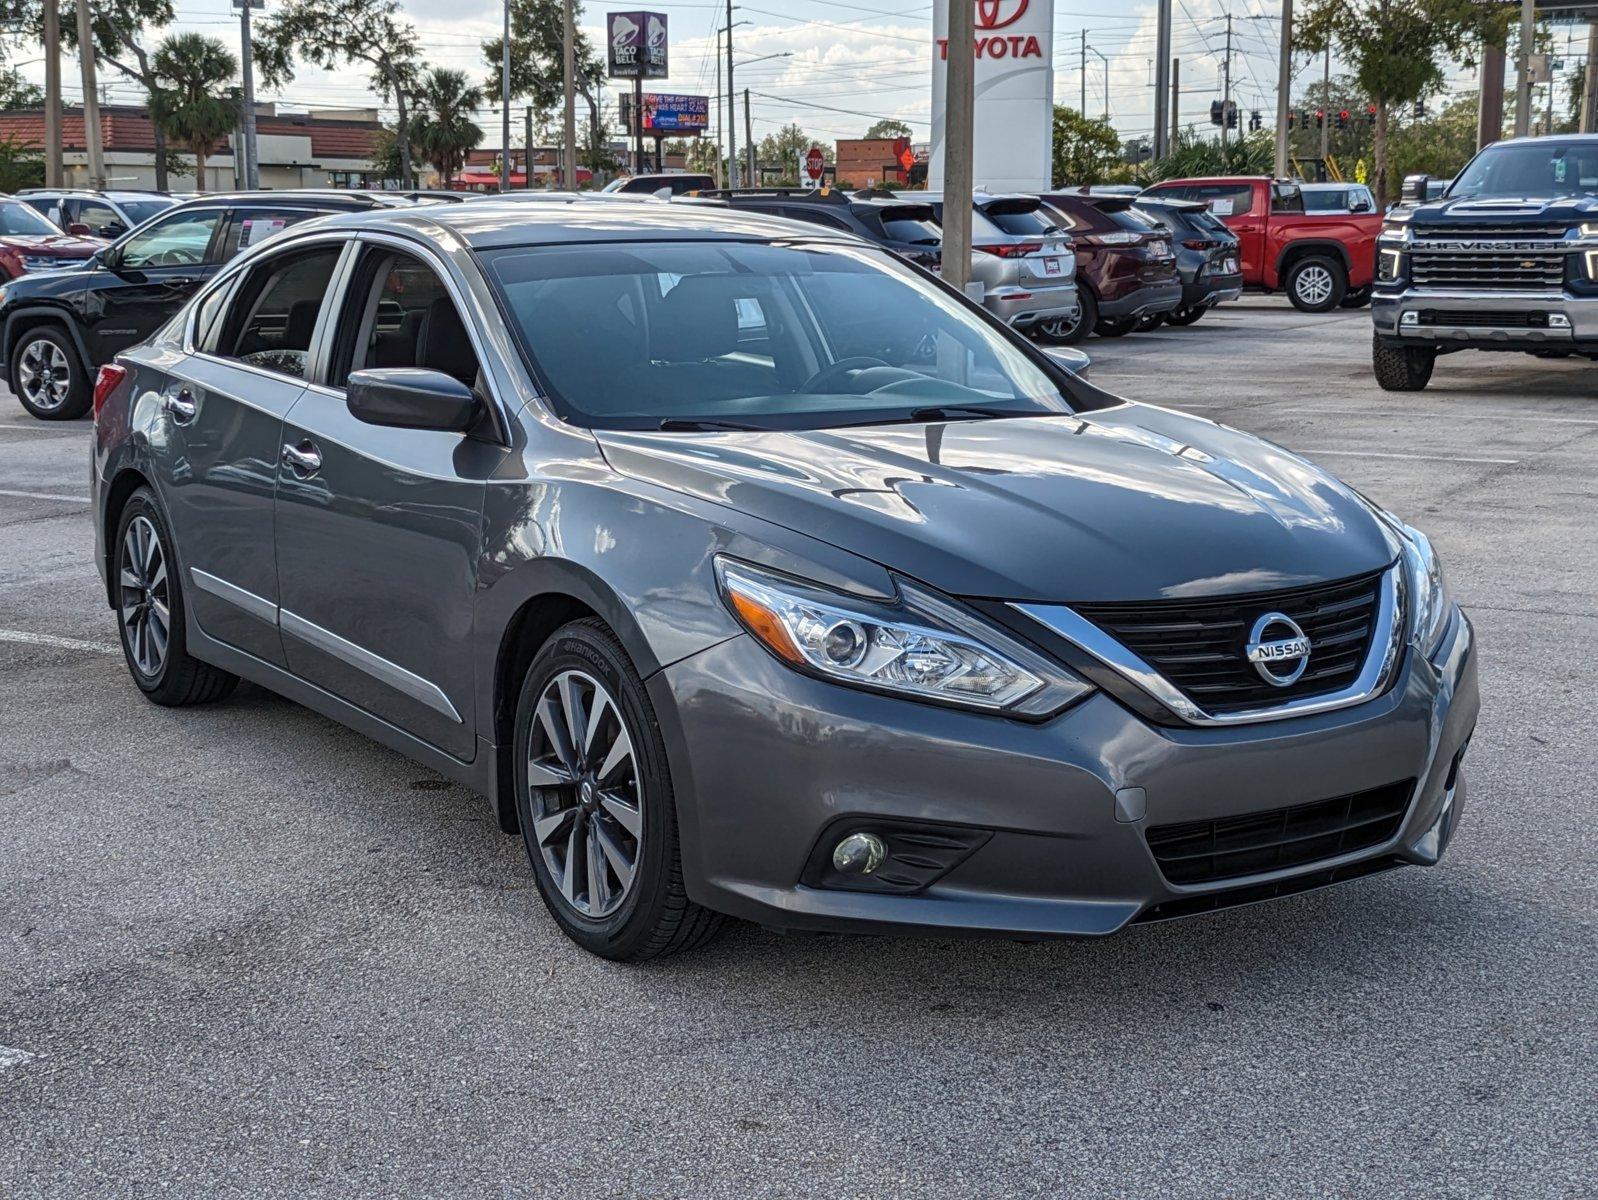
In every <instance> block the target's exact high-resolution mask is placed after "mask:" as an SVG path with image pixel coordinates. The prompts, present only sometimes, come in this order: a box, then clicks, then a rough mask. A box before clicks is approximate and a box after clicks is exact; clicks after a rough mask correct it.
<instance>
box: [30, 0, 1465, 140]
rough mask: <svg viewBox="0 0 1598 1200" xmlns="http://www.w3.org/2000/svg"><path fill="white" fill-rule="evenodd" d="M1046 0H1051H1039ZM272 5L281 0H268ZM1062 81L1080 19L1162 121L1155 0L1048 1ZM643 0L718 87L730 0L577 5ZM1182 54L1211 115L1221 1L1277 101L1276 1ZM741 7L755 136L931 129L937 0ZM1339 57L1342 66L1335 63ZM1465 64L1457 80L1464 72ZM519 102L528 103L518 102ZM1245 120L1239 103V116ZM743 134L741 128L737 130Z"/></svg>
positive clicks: (443, 48)
mask: <svg viewBox="0 0 1598 1200" xmlns="http://www.w3.org/2000/svg"><path fill="white" fill-rule="evenodd" d="M400 2H401V7H402V8H403V9H404V10H405V12H406V13H407V14H408V15H409V17H410V18H411V20H412V21H414V22H415V24H416V26H417V28H418V30H419V31H420V33H421V39H420V40H421V44H422V46H423V48H424V53H425V55H426V57H427V60H428V61H429V63H431V64H433V65H440V66H454V67H461V68H465V69H467V70H469V71H471V72H473V73H474V74H478V75H482V74H486V70H487V65H486V64H485V63H484V61H483V58H482V53H481V50H480V48H479V46H480V43H481V42H482V40H483V38H484V37H491V36H494V35H495V34H496V33H497V31H498V29H499V22H500V20H501V17H500V13H501V11H502V10H501V9H500V7H499V5H498V4H496V3H493V2H492V0H400ZM1032 2H1033V3H1047V2H1048V0H1032ZM267 3H268V12H270V6H271V3H272V0H267ZM1054 4H1055V52H1054V67H1055V92H1056V95H1057V96H1058V97H1059V98H1060V99H1061V100H1062V101H1064V102H1067V103H1072V104H1075V103H1077V101H1078V98H1079V96H1080V92H1081V85H1082V72H1081V58H1080V47H1081V33H1082V31H1083V30H1086V32H1087V41H1088V46H1089V47H1090V51H1096V52H1097V53H1096V54H1095V53H1091V52H1090V55H1089V62H1088V71H1087V97H1088V110H1089V112H1091V113H1093V114H1095V115H1096V114H1097V113H1098V112H1099V111H1100V110H1102V109H1103V107H1104V103H1105V86H1106V79H1105V68H1104V67H1103V66H1102V65H1101V63H1100V60H1099V58H1098V55H1103V56H1104V57H1105V58H1106V59H1108V63H1109V66H1108V76H1109V78H1108V87H1109V105H1110V115H1111V117H1112V119H1113V120H1114V122H1115V125H1116V127H1117V129H1118V130H1119V131H1120V132H1121V134H1122V135H1123V136H1136V135H1138V134H1146V133H1149V132H1151V131H1152V128H1153V88H1152V82H1153V69H1154V68H1153V58H1154V49H1155V3H1154V0H1054ZM633 7H639V8H649V9H653V10H658V11H661V12H665V13H667V14H668V16H669V18H670V23H671V28H670V36H671V64H672V76H671V79H670V80H669V81H666V82H665V83H664V84H661V85H657V86H658V89H659V90H662V91H682V92H702V93H705V94H712V93H714V92H715V91H716V86H717V81H716V58H717V56H716V34H715V30H716V29H717V28H718V27H719V26H721V25H723V24H724V23H725V20H726V16H725V6H724V4H715V3H710V2H708V0H654V2H653V3H650V2H649V0H640V2H639V3H637V4H636V5H635V4H633V3H631V2H630V0H615V2H613V3H600V2H596V0H588V2H587V3H585V4H583V5H582V9H583V16H582V24H583V25H584V27H585V28H586V29H588V31H589V33H590V36H591V37H593V39H594V41H595V43H596V44H598V45H603V36H602V28H601V27H602V22H603V15H604V13H605V12H606V11H607V10H610V9H627V8H633ZM176 8H177V12H178V25H177V28H182V29H194V30H198V31H201V32H204V33H208V34H211V35H212V36H215V37H218V38H221V39H222V40H224V41H225V42H227V43H228V44H229V45H231V46H234V47H236V46H237V45H238V19H237V16H236V10H233V9H232V8H230V7H229V3H228V0H176ZM1174 10H1175V17H1174V31H1173V39H1172V40H1173V53H1175V54H1176V55H1177V56H1179V57H1180V58H1181V60H1182V66H1181V72H1182V106H1183V114H1184V119H1185V120H1188V119H1190V120H1194V121H1198V122H1201V123H1202V122H1207V121H1208V111H1209V104H1210V101H1211V100H1212V99H1216V98H1218V97H1219V95H1220V75H1221V61H1222V58H1223V55H1224V48H1225V45H1226V21H1225V17H1224V14H1225V13H1226V12H1227V11H1228V10H1230V12H1231V13H1232V16H1233V21H1232V46H1233V55H1234V57H1233V60H1232V76H1233V94H1234V97H1235V98H1236V99H1237V102H1238V105H1239V107H1240V108H1242V109H1243V110H1244V111H1245V114H1246V113H1247V110H1249V109H1251V108H1258V109H1260V110H1261V111H1262V113H1263V114H1265V117H1266V120H1267V122H1269V120H1270V119H1271V113H1272V111H1273V108H1274V103H1275V101H1274V93H1275V80H1276V45H1277V40H1278V38H1279V36H1280V22H1279V14H1280V11H1281V4H1280V0H1229V2H1228V0H1175V3H1174ZM733 19H734V21H747V22H748V24H745V25H739V26H737V28H736V29H735V31H734V41H735V52H736V57H737V60H738V61H739V62H742V61H744V60H749V59H756V58H764V56H767V55H783V56H785V57H776V58H764V61H761V62H754V63H751V64H750V65H749V66H747V67H744V68H743V69H741V70H738V71H737V73H736V82H737V85H738V89H739V90H740V91H742V89H743V88H744V87H748V88H749V89H750V90H751V92H752V93H754V96H753V116H754V125H755V136H756V137H757V138H758V137H760V136H761V135H763V134H764V133H767V132H770V131H771V130H772V129H774V128H776V127H777V126H779V125H782V124H785V123H786V122H788V121H794V120H796V121H798V122H799V123H800V124H801V125H802V126H803V127H804V128H805V130H806V131H807V132H809V133H811V134H813V135H815V136H817V137H819V138H821V139H823V140H831V139H833V138H837V137H850V136H859V134H861V133H862V132H864V130H865V128H866V126H867V125H869V124H870V123H871V122H872V121H873V120H874V119H876V118H877V117H897V118H900V119H901V120H904V121H906V122H908V123H909V124H910V125H911V127H912V129H914V130H915V132H916V137H917V139H918V140H920V139H922V138H924V137H925V136H926V131H927V125H926V122H927V119H928V110H929V107H930V82H929V80H930V69H931V50H930V39H931V26H932V4H931V0H923V2H919V3H918V2H917V0H750V2H748V3H737V4H735V6H734V17H733ZM37 55H38V50H37V48H36V47H27V46H22V47H17V48H14V49H13V50H12V51H11V60H12V61H13V62H19V63H28V65H26V66H24V67H23V68H22V69H23V71H24V72H25V73H26V74H27V75H29V76H30V77H33V78H36V79H42V69H41V67H40V66H39V65H38V63H37V62H31V63H30V62H29V60H32V59H36V57H37ZM1319 69H1320V68H1319V64H1314V65H1304V66H1303V67H1302V69H1301V71H1300V72H1299V74H1298V76H1297V83H1298V85H1299V86H1302V85H1303V84H1305V83H1308V82H1310V81H1312V80H1313V79H1314V78H1316V77H1318V75H1319ZM1333 69H1334V71H1335V70H1336V66H1335V64H1334V67H1333ZM63 74H64V80H65V84H66V86H67V94H68V97H69V98H70V99H76V98H77V96H78V88H77V80H78V73H77V70H76V66H75V64H72V63H68V64H67V69H66V70H65V71H64V72H63ZM107 82H108V83H109V96H110V99H111V100H112V101H113V102H123V103H140V102H142V96H141V94H140V92H139V90H138V89H137V87H135V86H132V85H129V84H127V83H125V82H120V81H118V80H117V79H116V78H115V76H114V75H113V76H112V77H110V78H109V79H108V80H107ZM1469 83H1470V79H1469V77H1461V79H1459V80H1458V81H1456V86H1458V87H1466V86H1468V85H1469ZM261 99H277V100H279V101H280V102H282V103H283V104H284V105H285V106H286V107H307V106H329V107H331V106H350V107H355V106H366V105H371V104H374V103H376V101H375V98H374V97H373V96H372V94H371V93H370V91H369V90H368V88H367V86H366V81H365V78H364V77H363V75H362V74H361V73H359V72H355V71H345V72H338V73H328V72H322V71H318V70H315V69H314V68H307V69H306V70H304V71H303V72H302V74H301V76H300V77H299V78H298V79H297V80H296V81H295V82H294V83H293V84H292V85H291V86H290V87H289V88H287V89H285V90H284V91H283V92H282V93H280V94H278V95H276V96H273V95H270V94H263V95H262V96H261ZM517 112H518V115H519V110H517ZM1245 119H1246V115H1245ZM479 122H480V123H481V124H482V125H483V126H484V128H485V130H486V131H488V132H489V139H488V140H489V141H490V142H493V141H496V140H497V139H496V138H495V137H494V133H493V131H494V130H495V129H497V127H498V113H497V110H493V111H487V112H484V113H481V114H479ZM739 134H740V139H739V140H740V141H741V140H742V137H741V134H742V129H741V128H740V130H739Z"/></svg>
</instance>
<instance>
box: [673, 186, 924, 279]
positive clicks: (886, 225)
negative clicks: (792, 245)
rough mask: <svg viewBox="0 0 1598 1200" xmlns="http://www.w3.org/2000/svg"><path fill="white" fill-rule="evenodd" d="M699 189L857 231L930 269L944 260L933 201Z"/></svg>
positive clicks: (750, 208) (747, 208)
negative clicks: (927, 202)
mask: <svg viewBox="0 0 1598 1200" xmlns="http://www.w3.org/2000/svg"><path fill="white" fill-rule="evenodd" d="M699 194H700V195H701V196H703V197H707V198H710V199H715V200H721V201H723V202H725V203H726V204H727V205H728V206H730V207H732V208H736V209H740V210H741V211H744V212H759V213H768V214H770V215H771V216H774V217H787V218H788V219H789V220H791V221H806V222H808V223H809V224H811V225H820V226H821V227H822V228H824V229H833V230H839V231H842V232H844V233H852V234H854V235H855V236H856V237H863V238H865V239H866V241H868V242H875V243H876V244H877V245H879V246H882V247H884V248H886V249H888V250H892V251H893V252H894V253H895V254H897V255H899V257H900V258H906V259H909V260H910V261H911V262H913V263H916V264H918V265H919V266H923V267H926V268H927V270H929V271H936V270H937V269H938V264H939V262H940V261H941V260H942V247H943V229H942V227H941V226H939V224H938V218H937V215H936V214H935V212H934V210H933V208H932V206H931V205H930V204H926V203H922V202H920V201H915V200H907V199H905V198H903V197H901V196H896V195H895V194H894V193H892V192H871V191H861V192H853V193H849V192H840V191H836V190H835V189H832V188H822V189H820V190H819V191H814V192H810V191H804V190H803V189H800V188H740V189H738V190H737V191H729V190H723V191H709V192H700V193H699Z"/></svg>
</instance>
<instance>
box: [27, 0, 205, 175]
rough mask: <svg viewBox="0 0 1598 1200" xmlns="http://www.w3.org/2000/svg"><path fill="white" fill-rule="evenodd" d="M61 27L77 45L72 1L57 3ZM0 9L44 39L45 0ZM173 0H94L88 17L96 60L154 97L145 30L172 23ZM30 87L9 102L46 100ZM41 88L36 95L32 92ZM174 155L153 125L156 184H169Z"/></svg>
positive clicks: (67, 41) (66, 44) (71, 46)
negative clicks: (168, 179) (43, 1)
mask: <svg viewBox="0 0 1598 1200" xmlns="http://www.w3.org/2000/svg"><path fill="white" fill-rule="evenodd" d="M57 12H58V20H57V23H58V25H59V32H60V35H61V45H62V46H63V48H65V49H67V50H71V51H74V52H75V51H76V50H77V46H78V23H77V17H76V15H75V13H74V11H73V7H72V5H70V4H62V5H59V6H58V8H57ZM0 13H3V14H4V18H5V20H6V23H7V24H14V25H15V26H17V27H19V28H20V29H22V30H23V31H25V32H26V33H27V35H28V36H29V37H30V38H32V39H34V40H43V36H44V6H43V5H42V4H41V3H40V2H39V0H5V3H4V6H3V8H0ZM172 18H173V12H172V3H171V0H96V3H95V4H94V5H93V6H92V7H91V9H90V23H91V28H92V29H93V31H94V55H95V60H96V61H97V62H98V63H99V64H100V65H101V66H102V67H109V68H111V69H112V70H114V71H116V72H117V73H118V74H120V75H123V76H126V77H127V78H128V79H131V80H133V81H134V82H135V83H137V84H138V85H139V86H140V87H142V88H143V89H144V92H145V95H146V96H148V97H150V98H151V99H152V100H153V98H154V96H155V94H156V92H158V91H159V90H160V86H161V85H160V82H159V80H158V79H157V78H156V74H155V67H154V65H153V63H152V62H151V52H150V50H149V48H148V47H147V46H146V45H145V43H144V38H145V34H146V32H147V31H149V30H152V29H155V30H161V29H165V28H166V27H167V26H169V25H170V24H172ZM27 86H28V89H29V90H28V91H26V92H25V93H22V94H19V95H17V96H16V98H15V99H12V100H8V101H7V102H6V104H5V107H16V108H24V107H37V106H41V105H43V103H44V94H43V93H42V92H39V91H38V89H37V88H32V85H27ZM35 93H37V98H36V99H35V98H33V97H34V94H35ZM173 158H174V155H173V154H172V153H171V152H170V151H169V150H168V149H167V144H166V131H165V130H164V129H162V128H161V127H160V126H159V125H157V126H156V127H155V186H156V187H157V188H161V189H165V188H166V186H167V172H168V171H169V170H170V169H171V164H172V160H173Z"/></svg>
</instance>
